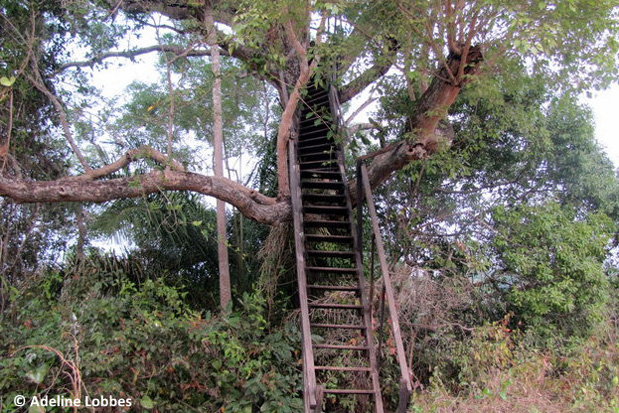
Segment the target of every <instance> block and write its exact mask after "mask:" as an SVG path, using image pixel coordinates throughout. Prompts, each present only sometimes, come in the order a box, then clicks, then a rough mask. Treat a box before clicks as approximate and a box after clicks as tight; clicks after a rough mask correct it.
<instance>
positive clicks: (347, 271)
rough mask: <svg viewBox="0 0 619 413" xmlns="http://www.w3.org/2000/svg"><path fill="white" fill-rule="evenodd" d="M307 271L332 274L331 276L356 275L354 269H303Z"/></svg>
mask: <svg viewBox="0 0 619 413" xmlns="http://www.w3.org/2000/svg"><path fill="white" fill-rule="evenodd" d="M305 269H306V270H307V271H311V272H321V273H332V274H357V269H356V268H341V267H311V266H310V267H305Z"/></svg>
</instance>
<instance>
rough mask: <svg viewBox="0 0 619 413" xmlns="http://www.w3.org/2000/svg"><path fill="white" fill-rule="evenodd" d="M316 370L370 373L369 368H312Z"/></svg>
mask: <svg viewBox="0 0 619 413" xmlns="http://www.w3.org/2000/svg"><path fill="white" fill-rule="evenodd" d="M314 368H315V369H316V370H327V371H360V372H364V373H367V372H370V371H372V368H371V367H340V366H314Z"/></svg>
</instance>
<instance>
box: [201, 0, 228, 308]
mask: <svg viewBox="0 0 619 413" xmlns="http://www.w3.org/2000/svg"><path fill="white" fill-rule="evenodd" d="M204 20H205V23H206V30H207V32H208V35H207V43H208V45H209V48H210V49H211V64H212V69H213V76H214V77H215V79H214V81H213V123H214V125H213V141H214V142H213V146H214V152H215V153H214V170H215V171H214V172H215V177H219V178H223V176H224V156H223V114H222V107H221V68H220V62H219V47H218V46H217V34H216V31H215V23H214V21H213V10H212V8H211V5H210V4H207V6H206V8H205V13H204ZM217 256H218V259H219V304H220V305H221V309H222V311H225V310H226V308H227V307H228V304H229V303H230V300H231V299H232V289H231V283H230V264H229V259H228V237H227V231H226V203H225V202H224V201H222V200H221V199H218V200H217Z"/></svg>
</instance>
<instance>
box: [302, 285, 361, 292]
mask: <svg viewBox="0 0 619 413" xmlns="http://www.w3.org/2000/svg"><path fill="white" fill-rule="evenodd" d="M307 288H309V289H312V290H325V291H359V290H360V288H359V287H356V286H354V285H317V284H310V285H308V286H307Z"/></svg>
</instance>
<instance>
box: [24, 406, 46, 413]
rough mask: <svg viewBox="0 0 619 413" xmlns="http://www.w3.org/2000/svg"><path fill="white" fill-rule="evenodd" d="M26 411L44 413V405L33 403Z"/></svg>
mask: <svg viewBox="0 0 619 413" xmlns="http://www.w3.org/2000/svg"><path fill="white" fill-rule="evenodd" d="M28 413H45V407H43V406H37V405H36V404H33V405H31V406H30V407H29V408H28Z"/></svg>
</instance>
